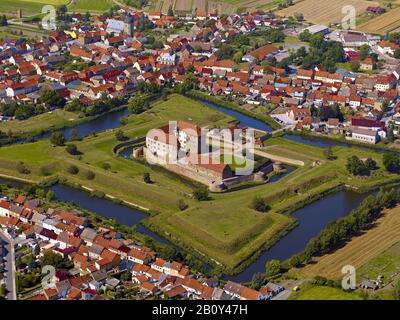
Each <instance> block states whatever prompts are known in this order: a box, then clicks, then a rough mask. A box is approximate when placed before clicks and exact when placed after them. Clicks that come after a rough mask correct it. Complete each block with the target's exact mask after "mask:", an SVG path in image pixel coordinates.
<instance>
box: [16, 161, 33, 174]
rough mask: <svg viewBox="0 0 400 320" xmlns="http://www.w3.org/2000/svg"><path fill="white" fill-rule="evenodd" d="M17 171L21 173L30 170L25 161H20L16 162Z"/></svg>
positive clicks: (26, 172)
mask: <svg viewBox="0 0 400 320" xmlns="http://www.w3.org/2000/svg"><path fill="white" fill-rule="evenodd" d="M16 168H17V171H18V172H19V173H21V174H30V173H31V171H30V170H29V169H28V168H27V167H26V165H25V163H23V162H22V161H20V162H18V163H17V167H16Z"/></svg>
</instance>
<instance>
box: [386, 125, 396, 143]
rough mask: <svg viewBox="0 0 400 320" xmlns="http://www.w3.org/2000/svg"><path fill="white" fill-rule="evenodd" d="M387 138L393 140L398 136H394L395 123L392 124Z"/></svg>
mask: <svg viewBox="0 0 400 320" xmlns="http://www.w3.org/2000/svg"><path fill="white" fill-rule="evenodd" d="M386 138H387V139H388V140H389V141H390V142H393V141H394V140H395V139H396V137H395V136H394V132H393V125H390V126H389V128H388V131H387V134H386Z"/></svg>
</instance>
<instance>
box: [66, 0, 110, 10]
mask: <svg viewBox="0 0 400 320" xmlns="http://www.w3.org/2000/svg"><path fill="white" fill-rule="evenodd" d="M114 5H115V3H114V1H113V0H96V1H93V0H72V1H71V5H70V6H69V7H68V10H69V11H76V12H86V11H89V12H102V11H107V10H109V9H110V8H111V7H112V6H114Z"/></svg>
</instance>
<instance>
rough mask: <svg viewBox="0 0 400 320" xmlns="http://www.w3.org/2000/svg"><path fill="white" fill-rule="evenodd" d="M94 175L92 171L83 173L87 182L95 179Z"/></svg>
mask: <svg viewBox="0 0 400 320" xmlns="http://www.w3.org/2000/svg"><path fill="white" fill-rule="evenodd" d="M95 176H96V175H95V174H94V172H93V171H90V170H89V171H86V172H85V178H86V179H88V180H93V179H94V178H95Z"/></svg>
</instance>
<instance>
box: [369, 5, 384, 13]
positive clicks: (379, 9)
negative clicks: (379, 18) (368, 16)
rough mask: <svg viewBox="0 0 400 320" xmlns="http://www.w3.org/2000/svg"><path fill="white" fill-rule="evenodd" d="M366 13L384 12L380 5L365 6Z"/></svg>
mask: <svg viewBox="0 0 400 320" xmlns="http://www.w3.org/2000/svg"><path fill="white" fill-rule="evenodd" d="M367 12H368V13H374V14H383V13H385V12H386V10H385V9H384V8H381V7H368V8H367Z"/></svg>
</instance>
